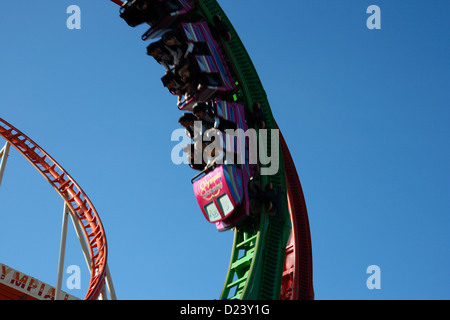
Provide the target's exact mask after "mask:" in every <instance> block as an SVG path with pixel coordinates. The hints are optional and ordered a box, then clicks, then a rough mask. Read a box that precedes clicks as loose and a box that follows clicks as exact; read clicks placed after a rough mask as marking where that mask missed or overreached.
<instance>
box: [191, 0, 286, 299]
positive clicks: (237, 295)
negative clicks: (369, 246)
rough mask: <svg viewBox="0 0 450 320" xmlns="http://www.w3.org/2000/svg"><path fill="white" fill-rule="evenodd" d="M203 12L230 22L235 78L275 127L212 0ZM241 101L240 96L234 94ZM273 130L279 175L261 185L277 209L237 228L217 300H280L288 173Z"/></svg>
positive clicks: (205, 0) (202, 2) (202, 0)
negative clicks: (271, 192)
mask: <svg viewBox="0 0 450 320" xmlns="http://www.w3.org/2000/svg"><path fill="white" fill-rule="evenodd" d="M198 6H199V8H200V10H201V12H202V14H203V15H204V16H205V17H206V18H207V19H208V20H209V21H213V17H214V16H215V15H219V16H220V17H221V18H222V21H223V22H225V24H226V25H227V26H228V28H229V31H230V33H231V35H232V40H231V41H228V42H225V41H223V45H224V46H225V48H226V50H227V52H228V56H229V59H230V60H231V62H232V64H233V68H234V72H235V73H236V75H237V77H238V82H239V87H240V91H241V95H242V98H243V99H244V100H245V103H246V104H247V105H248V106H249V108H250V109H252V106H253V103H254V102H258V103H259V104H260V106H261V110H262V112H263V113H264V116H265V123H266V129H277V128H278V127H277V125H276V122H275V120H274V118H273V115H272V111H271V109H270V106H269V102H268V100H267V96H266V92H265V91H264V88H263V86H262V84H261V81H260V79H259V76H258V74H257V72H256V69H255V67H254V65H253V62H252V61H251V59H250V57H249V55H248V53H247V51H246V49H245V47H244V45H243V44H242V42H241V40H240V39H239V36H238V34H237V33H236V31H235V30H234V28H233V26H232V24H231V23H230V21H229V19H228V18H227V16H226V15H225V13H224V11H223V10H222V8H221V7H220V6H219V4H218V3H217V1H216V0H199V1H198ZM238 99H239V97H238ZM271 139H272V137H271V130H268V139H267V140H268V141H267V151H268V154H272V152H278V154H279V170H278V172H277V174H275V175H270V176H261V186H262V187H263V188H264V187H265V185H266V184H267V183H269V182H270V183H271V184H272V185H273V188H274V189H275V190H277V191H279V192H280V193H281V195H282V206H281V212H279V213H278V214H276V215H268V214H265V213H262V214H261V215H260V216H259V218H256V219H252V222H250V223H248V224H245V225H243V226H240V227H238V228H236V230H235V237H234V242H233V250H232V253H231V259H230V265H229V269H228V274H227V276H226V279H225V284H224V287H223V290H222V294H221V297H220V298H221V299H241V300H277V299H280V290H281V280H282V273H283V267H284V256H285V252H286V243H287V241H288V238H289V235H290V217H289V210H288V204H287V197H286V176H285V169H284V161H283V154H282V151H281V146H280V144H278V145H279V148H278V150H271Z"/></svg>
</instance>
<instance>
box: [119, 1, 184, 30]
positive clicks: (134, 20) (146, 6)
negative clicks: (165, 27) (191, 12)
mask: <svg viewBox="0 0 450 320" xmlns="http://www.w3.org/2000/svg"><path fill="white" fill-rule="evenodd" d="M180 8H181V6H180V3H179V2H178V1H177V0H166V1H158V0H131V1H126V2H125V3H124V4H123V5H122V7H121V8H120V17H121V18H123V19H124V20H125V22H126V23H127V24H128V25H129V26H130V27H136V26H138V25H140V24H143V23H148V24H149V25H150V26H152V27H153V26H154V25H156V24H158V23H159V22H160V21H161V20H162V19H163V18H164V17H166V16H167V15H169V14H170V13H171V12H173V11H176V10H179V9H180Z"/></svg>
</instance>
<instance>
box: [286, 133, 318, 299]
mask: <svg viewBox="0 0 450 320" xmlns="http://www.w3.org/2000/svg"><path fill="white" fill-rule="evenodd" d="M280 142H281V149H282V152H283V159H284V166H285V170H286V180H287V192H288V204H289V213H290V215H291V235H290V238H289V241H288V245H287V246H286V257H285V264H284V271H283V280H282V287H281V300H313V299H314V288H313V281H312V279H313V277H312V271H313V269H312V249H311V234H310V229H309V220H308V213H307V210H306V203H305V198H304V195H303V190H302V186H301V184H300V180H299V178H298V174H297V170H296V168H295V164H294V161H293V159H292V156H291V153H290V152H289V149H288V146H287V144H286V141H285V140H284V137H283V135H282V134H281V132H280Z"/></svg>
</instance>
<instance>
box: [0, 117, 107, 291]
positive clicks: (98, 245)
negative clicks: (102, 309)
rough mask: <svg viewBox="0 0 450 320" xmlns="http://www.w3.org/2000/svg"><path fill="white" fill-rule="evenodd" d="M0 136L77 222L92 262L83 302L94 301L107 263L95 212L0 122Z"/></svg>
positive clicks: (68, 180)
mask: <svg viewBox="0 0 450 320" xmlns="http://www.w3.org/2000/svg"><path fill="white" fill-rule="evenodd" d="M0 135H1V136H2V137H3V138H5V139H6V141H8V142H9V143H10V144H11V145H13V146H14V147H15V148H16V149H17V150H18V151H19V152H20V153H21V154H22V155H23V156H24V157H25V158H27V159H28V161H30V162H31V164H32V165H33V166H34V167H35V168H36V169H37V170H38V171H39V172H40V173H41V174H42V175H43V176H44V178H45V179H46V180H47V181H48V182H49V183H50V184H51V185H52V186H53V187H54V188H55V190H56V191H57V192H58V194H59V195H60V196H61V197H62V198H63V200H64V201H65V202H66V204H67V205H68V207H69V209H70V210H71V212H72V214H73V215H74V216H75V217H76V218H77V219H78V222H79V224H80V226H81V227H82V230H83V233H84V236H85V239H86V243H87V245H88V247H89V254H90V258H91V259H90V261H91V279H90V283H89V289H88V292H87V293H86V296H85V298H84V299H85V300H95V299H97V298H98V296H99V294H100V293H101V291H102V289H103V286H104V284H105V276H106V259H107V244H106V236H105V231H104V229H103V225H102V223H101V221H100V217H99V216H98V214H97V211H96V210H95V208H94V206H93V205H92V203H91V201H90V200H89V198H88V197H87V196H86V194H85V193H84V192H83V190H82V189H81V188H80V186H79V185H78V184H77V183H76V182H75V180H74V179H73V178H72V177H71V176H70V175H69V174H68V173H67V172H66V171H65V170H64V169H63V168H62V167H61V166H60V165H59V164H58V163H57V162H56V161H55V160H54V159H53V158H52V157H50V155H49V154H48V153H47V152H45V151H44V150H43V149H42V148H41V147H39V146H38V145H37V144H36V143H35V142H34V141H33V140H31V139H30V138H28V137H27V136H26V135H25V134H23V133H22V132H20V131H19V130H18V129H16V128H15V127H13V126H12V125H11V124H9V123H8V122H6V121H5V120H3V119H2V118H0Z"/></svg>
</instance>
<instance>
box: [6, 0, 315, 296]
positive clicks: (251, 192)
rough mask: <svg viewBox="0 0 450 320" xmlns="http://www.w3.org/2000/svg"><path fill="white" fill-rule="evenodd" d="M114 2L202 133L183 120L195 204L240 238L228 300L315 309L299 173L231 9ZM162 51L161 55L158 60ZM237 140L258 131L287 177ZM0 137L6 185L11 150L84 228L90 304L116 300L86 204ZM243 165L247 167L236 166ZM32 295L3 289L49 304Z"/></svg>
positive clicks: (181, 0)
mask: <svg viewBox="0 0 450 320" xmlns="http://www.w3.org/2000/svg"><path fill="white" fill-rule="evenodd" d="M110 1H111V2H113V3H115V4H116V5H118V6H119V16H120V18H122V19H123V20H125V22H126V23H127V24H128V25H129V26H130V27H135V26H137V25H140V24H147V25H149V29H148V31H146V32H145V33H144V34H143V35H142V36H141V39H142V40H143V41H150V42H151V43H150V45H148V47H147V49H148V54H149V56H152V57H153V58H155V60H156V61H157V62H158V63H160V64H161V65H162V66H164V68H165V69H166V74H165V75H164V76H163V77H162V78H161V80H162V82H163V84H164V86H166V87H167V89H168V90H169V91H170V94H172V95H174V96H177V97H178V99H177V107H178V109H180V110H181V111H182V112H183V114H184V115H186V114H189V115H190V117H191V119H194V120H196V121H195V122H196V123H200V125H199V126H198V127H196V128H195V129H197V130H195V129H194V127H192V126H191V125H189V124H186V123H184V122H183V121H181V118H180V124H182V125H183V126H184V127H185V128H186V132H187V134H188V135H189V136H190V137H191V138H192V140H193V143H192V145H191V146H187V148H185V149H184V150H185V151H186V154H187V157H188V159H190V161H189V163H190V167H191V168H192V169H193V170H194V171H195V172H196V174H195V176H194V177H193V179H192V184H193V189H194V194H195V196H196V199H197V201H198V203H199V206H200V209H201V211H202V212H203V214H204V216H205V218H206V220H208V222H210V223H212V224H214V225H215V226H216V228H217V230H218V231H226V230H233V231H234V240H233V245H232V252H231V258H230V262H229V267H228V272H227V274H226V277H225V283H224V286H223V288H222V292H221V294H220V299H240V300H280V299H281V300H312V299H314V289H313V277H312V250H311V236H310V229H309V221H308V214H307V209H306V203H305V199H304V195H303V191H302V187H301V183H300V180H299V178H298V173H297V170H296V167H295V165H294V162H293V159H292V156H291V154H290V152H289V149H288V146H287V144H286V141H285V139H284V137H283V135H282V133H281V131H280V128H279V127H278V125H277V123H276V121H275V119H274V117H273V114H272V111H271V109H270V106H269V102H268V99H267V96H266V93H265V91H264V88H263V86H262V84H261V81H260V79H259V77H258V74H257V72H256V69H255V67H254V65H253V63H252V61H251V59H250V57H249V55H248V53H247V51H246V49H245V47H244V45H243V44H242V42H241V40H240V39H239V36H238V34H237V32H236V31H235V30H234V28H233V26H232V24H231V23H230V21H229V19H228V17H227V16H226V14H225V13H224V11H223V10H222V8H221V7H220V6H219V4H218V3H217V1H216V0H130V1H121V0H110ZM154 48H158V50H159V51H157V50H156V53H155V50H154ZM174 105H175V102H174ZM201 108H206V109H204V110H200V111H204V114H203V116H200V113H198V112H197V111H196V110H199V109H201ZM205 114H207V115H208V116H209V118H210V119H209V120H210V121H209V124H208V125H205V126H203V127H202V125H204V124H205V123H206V122H207V121H206V120H207V119H206V118H205ZM228 130H232V131H231V132H234V133H236V132H237V131H238V130H242V132H244V133H245V132H247V131H249V130H254V132H255V137H256V140H257V143H258V145H260V146H261V145H263V146H264V147H265V148H266V150H265V151H266V152H267V154H271V157H273V156H277V157H278V159H279V163H278V170H277V171H276V172H272V173H270V174H265V173H264V172H267V169H268V163H267V161H262V159H261V158H259V157H257V160H256V161H253V162H252V161H251V160H252V156H251V152H250V149H251V142H249V139H247V140H246V138H245V137H244V138H242V137H241V138H240V137H239V136H231V139H230V137H229V136H228V135H227V134H225V132H229V131H228ZM199 132H200V134H198V133H199ZM208 132H210V133H211V132H212V135H213V137H214V138H213V139H212V140H211V137H209V140H208V142H205V140H202V139H204V137H205V135H208ZM263 133H264V134H263ZM0 135H1V136H2V137H3V138H4V139H5V140H6V144H5V147H4V148H3V149H2V151H1V152H0V159H2V162H1V165H0V183H1V176H2V174H3V171H4V168H5V164H6V158H7V154H8V151H9V146H13V147H15V148H16V149H17V150H18V151H19V152H20V153H21V154H22V155H23V156H24V157H25V158H26V159H27V160H28V161H29V162H30V163H31V164H32V165H33V166H34V167H35V168H36V169H37V170H38V171H39V172H40V173H41V174H42V175H43V176H44V178H45V179H46V180H47V181H48V182H49V183H50V184H51V185H52V187H53V188H54V189H55V190H56V192H57V193H58V194H59V196H60V197H61V198H62V199H63V200H64V203H65V212H64V213H65V216H66V215H70V217H72V219H73V220H75V221H76V223H75V225H77V226H79V228H78V231H79V234H80V237H81V236H84V240H80V241H81V243H82V247H84V252H85V255H86V259H87V261H89V269H90V273H91V279H90V285H89V289H88V292H87V293H86V296H85V297H84V299H85V300H94V299H98V298H99V297H101V296H106V294H105V287H108V288H109V290H110V291H109V293H110V296H112V298H114V297H115V293H114V290H113V286H112V282H111V277H110V274H109V270H108V266H107V253H108V250H107V241H106V235H105V230H104V228H103V225H102V223H101V220H100V217H99V215H98V213H97V211H96V210H95V208H94V206H93V204H92V203H91V201H90V200H89V198H88V197H87V195H86V194H85V193H84V192H83V190H82V189H81V187H80V186H79V185H78V184H77V183H76V181H75V180H74V179H73V178H72V177H71V176H70V175H69V174H68V173H67V171H65V170H64V169H63V168H62V166H60V165H59V164H58V163H57V162H56V161H55V160H54V159H53V158H52V157H51V156H50V155H49V154H48V153H47V152H45V151H44V150H43V149H42V148H41V147H40V146H38V145H37V144H36V143H35V142H34V141H33V140H31V139H30V138H29V137H27V136H26V135H25V134H24V133H23V132H21V131H19V130H18V129H17V128H15V127H14V126H13V125H11V124H9V123H8V122H6V121H5V120H3V119H1V118H0ZM198 136H201V139H200V140H198V139H196V137H198ZM247 138H248V136H247ZM231 140H232V142H231ZM261 141H263V143H261ZM217 142H220V143H217ZM211 146H213V148H211ZM274 146H275V147H274ZM205 150H209V151H210V153H209V157H208V159H207V160H205V159H204V157H203V158H202V157H201V156H200V161H199V162H198V161H194V158H195V157H194V155H195V154H196V152H198V151H200V154H201V155H203V156H204V155H205V154H208V152H205ZM237 158H240V159H241V160H242V161H241V162H239V161H237V163H235V162H236V161H235V160H236V159H237ZM195 160H198V159H197V158H195ZM253 160H254V159H253ZM264 170H266V171H264ZM66 209H67V210H66ZM64 236H65V235H64V233H63V235H62V240H61V243H62V245H61V253H62V256H63V252H64V249H63V243H64ZM60 263H61V255H60ZM2 268H3V270H8V267H6V266H4V265H2ZM14 272H16V273H18V272H17V271H14ZM17 277H19V276H16V280H17ZM58 280H59V281H58V282H60V277H59V276H58ZM11 283H13V281H11ZM36 283H37V282H36ZM105 283H106V285H107V286H105ZM28 288H30V290H28V291H29V292H26V291H25V292H24V291H23V290H22V292H21V293H18V294H17V293H16V292H15V291H14V292H13V291H11V290H10V289H8V288H7V287H5V286H4V285H2V283H0V297H1V298H5V299H14V298H16V299H19V298H20V299H23V298H30V299H39V297H36V294H34V297H33V294H31V291H33V290H34V291H38V293H37V295H38V296H40V295H42V292H43V291H42V290H43V289H42V288H43V287H42V288H39V286H38V285H37V284H34V285H30V284H29V285H28ZM16 289H17V288H16ZM111 289H112V290H111ZM8 290H9V291H8ZM39 290H40V291H39ZM52 290H56V292H55V291H52ZM50 292H51V293H52V294H50V295H49V297H50V298H52V299H54V298H61V296H62V293H61V289H60V283H57V288H56V289H50ZM39 293H40V294H39ZM68 298H69V295H67V294H66V295H65V299H68Z"/></svg>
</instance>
